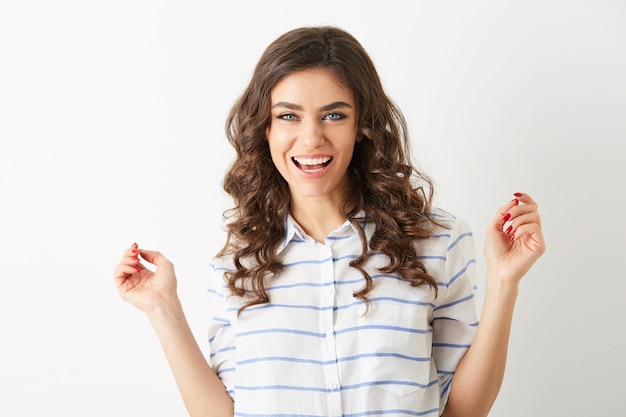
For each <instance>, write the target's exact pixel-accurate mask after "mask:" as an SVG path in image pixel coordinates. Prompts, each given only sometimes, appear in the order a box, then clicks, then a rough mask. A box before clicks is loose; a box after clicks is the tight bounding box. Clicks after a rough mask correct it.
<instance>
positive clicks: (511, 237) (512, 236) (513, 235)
mask: <svg viewBox="0 0 626 417" xmlns="http://www.w3.org/2000/svg"><path fill="white" fill-rule="evenodd" d="M513 239H515V233H514V234H512V235H511V236H510V237H509V241H511V242H513Z"/></svg>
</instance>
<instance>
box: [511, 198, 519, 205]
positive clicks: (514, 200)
mask: <svg viewBox="0 0 626 417" xmlns="http://www.w3.org/2000/svg"><path fill="white" fill-rule="evenodd" d="M511 203H515V205H518V204H519V200H518V199H517V198H514V199H513V200H511Z"/></svg>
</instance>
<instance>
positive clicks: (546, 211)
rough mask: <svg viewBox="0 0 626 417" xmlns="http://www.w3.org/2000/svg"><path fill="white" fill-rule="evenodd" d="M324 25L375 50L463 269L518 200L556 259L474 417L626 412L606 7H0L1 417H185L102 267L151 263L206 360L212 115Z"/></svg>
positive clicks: (617, 115)
mask: <svg viewBox="0 0 626 417" xmlns="http://www.w3.org/2000/svg"><path fill="white" fill-rule="evenodd" d="M320 24H332V25H337V26H340V27H342V28H344V29H346V30H348V31H350V32H351V33H353V34H354V35H355V36H356V37H357V38H358V39H359V40H360V41H361V43H362V44H363V45H364V47H365V48H366V49H367V50H368V51H369V53H370V55H371V56H372V58H373V60H374V61H375V63H376V65H377V67H378V69H379V72H380V75H381V77H382V79H383V82H384V85H385V87H386V89H387V90H388V93H389V94H390V96H391V97H392V98H393V99H394V100H395V101H396V102H397V103H398V104H399V105H400V107H401V108H402V109H403V110H404V112H405V116H406V118H407V120H408V123H409V126H410V129H411V135H412V138H413V143H414V150H415V155H414V156H415V160H416V161H417V162H418V163H419V164H420V166H421V167H423V168H424V169H425V170H426V171H427V172H429V173H430V174H431V175H432V176H433V177H434V179H435V181H436V184H437V197H436V198H437V205H439V206H441V207H443V208H445V209H447V210H449V211H452V212H454V213H456V214H458V215H460V216H461V217H464V218H465V219H467V220H468V221H469V223H470V224H471V225H472V227H473V229H474V232H475V237H476V244H477V246H478V248H479V250H480V248H481V247H482V243H483V236H484V233H483V231H484V229H485V228H486V225H487V223H488V221H489V220H490V218H491V217H492V216H493V214H494V213H495V211H496V209H497V207H499V206H500V205H502V204H504V203H505V202H507V201H509V200H510V199H511V198H513V197H512V193H514V192H517V191H524V192H528V193H530V194H531V195H532V196H534V197H535V198H536V200H537V201H538V202H539V205H540V211H541V214H542V218H543V223H544V233H545V237H546V240H547V244H548V251H547V253H546V254H545V255H544V257H543V258H542V259H541V260H540V261H539V262H538V263H537V264H536V265H535V267H534V268H533V269H532V270H531V272H530V273H528V275H527V276H526V277H525V278H524V280H523V282H522V285H521V291H520V296H519V300H518V304H517V307H516V315H515V319H514V326H513V331H512V336H511V343H510V350H509V352H510V354H509V359H508V368H507V372H506V376H505V380H504V384H503V387H502V390H501V393H500V396H499V398H498V400H497V402H496V404H495V406H494V408H493V411H492V412H491V414H490V415H491V416H492V417H505V416H506V417H528V416H539V417H541V416H565V415H567V416H570V417H574V416H581V417H582V416H617V415H624V412H625V411H624V410H626V397H625V396H624V395H623V392H622V391H623V388H624V383H623V376H624V375H625V374H626V360H625V359H624V352H626V341H625V338H624V329H625V326H624V319H625V318H626V276H625V273H624V266H623V264H622V263H621V262H620V261H621V260H623V258H624V256H625V254H626V244H625V243H624V236H626V228H625V226H624V219H623V216H624V212H625V210H626V204H625V196H624V194H625V190H626V188H625V187H624V186H625V185H626V184H625V183H626V181H625V180H626V174H625V171H624V160H625V157H626V152H625V151H626V144H625V141H626V3H625V2H623V1H606V0H605V1H525V2H500V1H472V2H467V1H447V2H434V1H433V2H415V1H395V2H394V1H385V2H383V1H363V0H360V1H325V0H321V1H316V2H282V1H254V0H249V1H229V2H225V1H224V2H204V1H190V2H187V1H160V2H153V1H148V0H146V1H139V0H124V1H121V0H118V1H106V2H104V1H102V2H86V1H69V0H61V1H56V2H47V1H20V2H18V1H14V2H10V1H3V2H2V4H1V6H0V338H1V339H0V415H2V416H12V417H26V416H28V417H31V416H50V415H54V416H56V415H63V416H85V415H88V416H92V417H98V416H113V415H115V416H118V417H123V416H137V415H150V416H152V417H157V416H172V415H185V412H184V408H183V405H182V402H181V400H180V398H179V395H178V392H177V390H176V387H175V385H174V382H173V378H172V377H171V374H170V372H169V369H168V367H167V364H166V361H165V358H164V357H163V355H162V352H161V350H160V346H159V345H158V342H157V340H156V337H155V336H154V334H153V333H152V330H151V328H150V326H149V324H148V321H147V320H146V319H145V317H144V316H143V315H142V314H141V313H140V312H139V311H138V310H136V309H134V308H133V307H132V306H130V305H128V304H126V303H124V302H123V301H121V299H120V298H119V296H118V295H117V292H116V291H115V289H114V286H113V282H112V270H113V267H114V266H115V264H116V263H117V261H118V259H119V257H120V255H121V253H122V251H123V250H124V249H125V248H126V247H128V246H129V245H130V244H131V243H133V242H135V241H137V242H139V244H140V245H141V246H142V247H144V248H152V249H158V250H160V251H162V252H163V253H164V254H166V256H167V257H169V258H170V259H171V260H172V261H173V262H174V263H175V265H176V268H177V274H178V277H179V289H180V296H181V298H182V301H183V304H184V308H185V310H186V312H187V315H188V318H189V321H190V324H191V326H192V328H193V331H194V334H195V335H196V337H197V338H198V339H199V341H200V343H201V345H202V347H203V349H205V350H206V348H207V347H206V341H205V339H206V338H205V328H206V325H207V321H208V320H209V317H208V316H207V306H206V292H205V288H206V282H207V281H206V280H207V276H208V266H207V265H208V263H209V261H210V259H211V257H212V255H213V254H214V253H215V252H216V251H217V250H218V249H219V248H220V247H221V245H222V243H223V239H224V232H223V227H222V217H221V213H222V211H223V210H224V209H225V208H227V207H228V200H227V199H226V198H225V197H224V194H223V192H222V190H221V180H222V176H223V173H224V170H225V169H226V167H227V166H228V165H229V163H230V160H231V157H232V152H231V150H230V148H229V145H228V144H227V143H226V139H225V136H224V133H223V132H224V121H225V118H226V115H227V113H228V111H229V109H230V106H231V105H232V103H233V102H234V100H235V99H236V98H237V96H238V95H239V93H240V92H241V91H242V89H243V88H244V86H245V85H246V84H247V82H248V80H249V77H250V75H251V72H252V69H253V66H254V64H255V63H256V61H257V59H258V58H259V56H260V55H261V53H262V51H263V50H264V48H265V47H266V46H267V45H268V44H269V43H270V42H271V41H272V40H274V39H275V38H276V37H277V36H279V35H280V34H282V33H283V32H285V31H287V30H289V29H292V28H295V27H297V26H302V25H320ZM479 271H481V273H484V263H483V262H482V260H480V262H479ZM483 283H484V278H483V277H482V276H481V277H479V284H480V289H479V291H480V290H481V289H483V288H484V285H483ZM478 308H479V309H480V305H479V306H478Z"/></svg>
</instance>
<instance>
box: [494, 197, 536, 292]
mask: <svg viewBox="0 0 626 417" xmlns="http://www.w3.org/2000/svg"><path fill="white" fill-rule="evenodd" d="M514 195H515V198H514V199H513V200H511V201H510V202H509V203H507V204H505V205H504V206H502V207H500V209H499V210H498V211H497V213H496V215H495V216H494V218H493V220H492V221H491V223H490V224H489V226H488V228H487V234H486V237H485V247H484V254H485V261H486V263H487V270H488V276H490V277H492V278H494V279H500V280H502V282H503V283H506V284H515V285H517V284H518V283H519V281H520V280H521V279H522V277H523V276H524V274H526V272H528V270H529V269H530V268H531V266H532V265H533V264H534V263H535V261H536V260H537V259H539V257H540V256H541V255H543V253H544V252H545V250H546V245H545V241H544V238H543V234H542V232H541V217H540V216H539V212H538V211H537V203H536V202H535V201H534V200H533V199H532V198H531V197H530V196H529V195H528V194H523V193H515V194H514Z"/></svg>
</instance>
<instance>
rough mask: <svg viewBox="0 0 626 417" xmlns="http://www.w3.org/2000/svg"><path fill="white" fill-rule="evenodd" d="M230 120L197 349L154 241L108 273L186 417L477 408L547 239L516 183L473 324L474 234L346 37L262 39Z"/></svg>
mask: <svg viewBox="0 0 626 417" xmlns="http://www.w3.org/2000/svg"><path fill="white" fill-rule="evenodd" d="M227 135H228V138H229V140H230V142H231V144H232V145H233V146H234V148H235V149H236V151H237V157H236V160H235V161H234V163H233V165H232V167H231V168H230V170H229V171H228V172H227V174H226V177H225V180H224V189H225V190H226V191H227V192H228V193H229V194H230V195H231V196H232V198H233V200H234V208H233V209H232V210H231V211H229V212H228V214H227V219H228V231H229V236H228V240H227V242H226V244H225V246H224V249H223V250H222V251H221V253H220V254H218V256H217V257H216V258H215V261H214V264H213V271H214V274H213V275H214V280H213V284H212V290H211V291H210V293H211V297H212V300H211V307H212V309H213V310H214V317H213V320H212V323H211V326H210V343H211V357H210V362H208V361H207V360H206V359H205V357H204V356H203V355H202V353H201V351H200V349H199V348H198V345H197V344H196V341H195V340H194V338H193V336H192V333H191V331H190V330H189V327H188V325H187V322H186V319H185V317H184V315H183V312H182V308H181V305H180V302H179V299H178V297H177V295H176V277H175V273H174V268H173V265H172V264H171V263H170V262H169V261H168V260H167V259H166V258H165V257H164V256H163V255H161V254H160V253H158V252H155V251H150V250H144V249H139V248H138V246H137V245H136V244H133V245H132V246H131V248H130V249H128V250H126V251H125V252H124V255H123V257H122V259H121V261H120V263H119V264H118V265H117V267H116V269H115V273H114V277H115V283H116V286H117V288H118V290H119V293H120V294H121V296H122V297H123V298H124V299H125V300H127V301H129V302H130V303H132V304H133V305H135V306H137V307H138V308H139V309H141V310H142V311H144V312H145V313H146V314H147V315H148V317H149V319H150V322H151V324H152V326H153V327H154V329H155V331H156V333H157V335H158V337H159V340H160V341H161V344H162V346H163V349H164V351H165V354H166V356H167V358H168V360H169V363H170V366H171V368H172V371H173V373H174V376H175V378H176V381H177V384H178V386H179V389H180V391H181V394H182V397H183V400H184V402H185V405H186V407H187V409H188V411H189V413H190V415H192V416H205V415H206V416H222V415H223V416H232V415H233V414H234V415H240V416H276V415H285V416H287V415H289V416H296V415H306V416H341V415H354V416H365V415H386V416H437V415H440V414H443V415H445V416H448V417H451V416H486V415H487V413H488V412H489V409H490V407H491V406H492V404H493V402H494V400H495V398H496V395H497V393H498V390H499V388H500V385H501V381H502V377H503V374H504V368H505V362H506V353H507V347H508V338H509V333H510V327H511V321H512V315H513V308H514V304H515V301H516V297H517V287H518V284H519V281H520V279H521V278H522V276H523V275H524V274H525V273H526V272H527V271H528V269H529V268H530V267H531V266H532V265H533V263H534V262H535V261H536V260H537V259H538V258H539V257H540V256H541V255H542V253H543V252H544V250H545V245H544V241H543V237H542V234H541V222H540V217H539V214H538V212H537V206H536V204H535V202H534V201H533V199H532V198H531V197H530V196H529V195H527V194H523V193H515V198H514V199H512V200H511V201H510V202H508V203H506V204H504V205H503V206H502V207H500V208H499V209H498V210H497V211H496V213H495V215H494V217H493V220H492V222H491V224H490V225H489V228H488V231H487V235H486V239H485V248H484V255H485V261H486V265H487V280H486V283H487V288H486V293H485V304H484V307H483V313H482V317H481V321H480V324H478V320H477V318H476V316H475V304H474V300H475V298H474V288H475V284H474V277H473V274H474V266H475V263H476V260H475V254H474V246H473V242H472V235H471V232H470V231H469V229H468V227H467V225H466V224H465V223H464V222H463V221H462V220H460V219H459V218H457V217H455V216H453V215H452V214H449V213H447V212H445V211H443V210H440V209H437V208H434V207H432V205H431V200H432V186H431V185H432V184H431V182H430V180H429V179H428V177H427V176H426V175H424V174H423V173H421V172H419V171H418V170H416V169H415V168H414V167H413V166H412V164H411V161H410V156H409V148H410V144H409V140H408V137H407V129H406V125H405V121H404V118H403V116H402V114H401V112H400V110H399V109H398V108H397V107H395V106H394V104H393V103H392V102H391V100H390V99H389V98H388V97H387V96H386V94H385V92H384V90H383V88H382V85H381V82H380V80H379V77H378V74H377V72H376V69H375V68H374V65H373V64H372V62H371V60H370V58H369V57H368V55H367V53H366V52H365V51H364V49H363V48H362V46H361V45H360V44H359V43H358V42H357V40H356V39H354V38H353V37H352V36H351V35H349V34H348V33H346V32H344V31H342V30H340V29H337V28H332V27H318V28H301V29H295V30H292V31H290V32H288V33H286V34H284V35H283V36H281V37H279V38H278V39H277V40H276V41H274V42H273V43H272V44H271V45H270V46H269V47H268V49H267V50H266V51H265V53H264V54H263V56H262V57H261V59H260V61H259V63H258V64H257V67H256V69H255V71H254V74H253V76H252V79H251V81H250V84H249V85H248V87H247V88H246V90H245V91H244V93H243V95H242V96H241V97H240V99H239V101H238V102H237V103H236V104H235V106H234V107H233V109H232V111H231V114H230V116H229V118H228V122H227ZM139 256H141V258H142V259H143V260H145V261H146V262H148V263H151V264H154V265H155V266H156V269H155V271H154V272H152V271H151V270H149V269H147V268H146V267H145V266H144V264H143V262H142V260H141V259H140V258H139Z"/></svg>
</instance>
